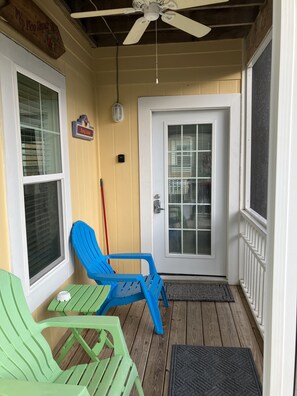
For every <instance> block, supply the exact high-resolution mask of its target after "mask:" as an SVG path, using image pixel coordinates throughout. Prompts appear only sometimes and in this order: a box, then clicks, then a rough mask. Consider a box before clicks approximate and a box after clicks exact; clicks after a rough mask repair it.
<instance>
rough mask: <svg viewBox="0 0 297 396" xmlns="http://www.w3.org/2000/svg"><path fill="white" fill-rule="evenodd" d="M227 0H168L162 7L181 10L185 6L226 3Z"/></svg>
mask: <svg viewBox="0 0 297 396" xmlns="http://www.w3.org/2000/svg"><path fill="white" fill-rule="evenodd" d="M227 1H229V0H173V1H172V0H169V1H168V2H166V3H165V4H164V6H163V7H162V8H163V9H164V8H165V9H170V10H183V9H185V8H193V7H202V6H206V5H209V4H216V3H226V2H227Z"/></svg>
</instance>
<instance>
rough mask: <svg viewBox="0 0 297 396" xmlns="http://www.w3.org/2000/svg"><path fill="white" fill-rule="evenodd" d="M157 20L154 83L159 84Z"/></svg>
mask: <svg viewBox="0 0 297 396" xmlns="http://www.w3.org/2000/svg"><path fill="white" fill-rule="evenodd" d="M157 23H158V20H156V22H155V26H156V84H159V64H158V24H157Z"/></svg>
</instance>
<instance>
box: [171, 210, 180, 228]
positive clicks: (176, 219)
mask: <svg viewBox="0 0 297 396" xmlns="http://www.w3.org/2000/svg"><path fill="white" fill-rule="evenodd" d="M169 227H170V228H181V206H175V205H170V206H169Z"/></svg>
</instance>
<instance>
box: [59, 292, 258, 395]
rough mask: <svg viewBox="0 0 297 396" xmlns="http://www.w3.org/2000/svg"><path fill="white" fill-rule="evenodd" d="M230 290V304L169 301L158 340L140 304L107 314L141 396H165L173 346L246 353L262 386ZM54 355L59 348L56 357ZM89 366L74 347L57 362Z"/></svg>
mask: <svg viewBox="0 0 297 396" xmlns="http://www.w3.org/2000/svg"><path fill="white" fill-rule="evenodd" d="M231 290H232V293H233V295H234V299H235V302H233V303H210V302H202V303H201V302H189V301H188V302H186V301H174V302H173V301H170V307H169V308H167V309H166V308H164V307H163V306H162V305H161V315H162V320H163V325H164V335H163V336H158V335H156V334H155V333H154V331H153V324H152V321H151V317H150V314H149V311H148V309H147V306H146V304H145V303H144V301H140V302H137V303H134V304H132V305H128V306H122V307H117V308H115V309H113V310H110V311H109V312H108V314H110V315H117V316H119V318H120V321H121V324H122V328H123V332H124V335H125V338H126V342H127V346H128V349H129V351H130V354H131V357H132V359H133V360H134V362H135V364H136V366H137V368H138V372H139V375H140V377H141V379H142V383H143V389H144V393H145V395H146V396H159V395H160V396H165V395H166V396H167V394H168V381H169V373H170V357H171V345H173V344H189V345H205V346H226V347H228V346H235V347H238V346H242V347H249V348H251V350H252V353H253V356H254V360H255V363H256V366H257V369H258V374H259V377H260V379H261V380H262V371H263V342H262V338H261V336H260V334H259V331H258V329H257V326H256V324H255V323H254V321H253V318H252V315H251V313H250V312H249V308H248V306H247V303H246V301H245V299H244V296H243V294H242V292H241V289H240V287H237V286H231ZM95 337H96V334H94V332H92V331H88V332H87V333H86V335H85V338H86V339H87V340H88V342H89V343H92V342H94V340H95ZM58 350H59V346H58V347H57V348H56V350H55V353H57V352H58ZM108 354H109V351H106V352H104V357H105V356H108ZM88 361H89V359H88V357H87V356H86V354H85V353H84V351H83V350H82V349H81V347H75V346H74V347H73V350H72V351H71V352H70V353H69V354H68V356H67V357H66V359H65V360H64V362H62V368H63V369H65V368H67V367H69V366H72V365H74V364H79V363H84V362H88Z"/></svg>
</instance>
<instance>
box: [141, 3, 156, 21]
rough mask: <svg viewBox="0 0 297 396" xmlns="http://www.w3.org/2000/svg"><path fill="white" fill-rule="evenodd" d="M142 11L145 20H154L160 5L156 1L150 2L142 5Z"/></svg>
mask: <svg viewBox="0 0 297 396" xmlns="http://www.w3.org/2000/svg"><path fill="white" fill-rule="evenodd" d="M143 13H144V17H145V19H146V20H147V21H150V22H151V21H156V20H157V19H158V18H159V15H160V6H159V4H157V3H150V4H149V5H148V6H144V7H143Z"/></svg>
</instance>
